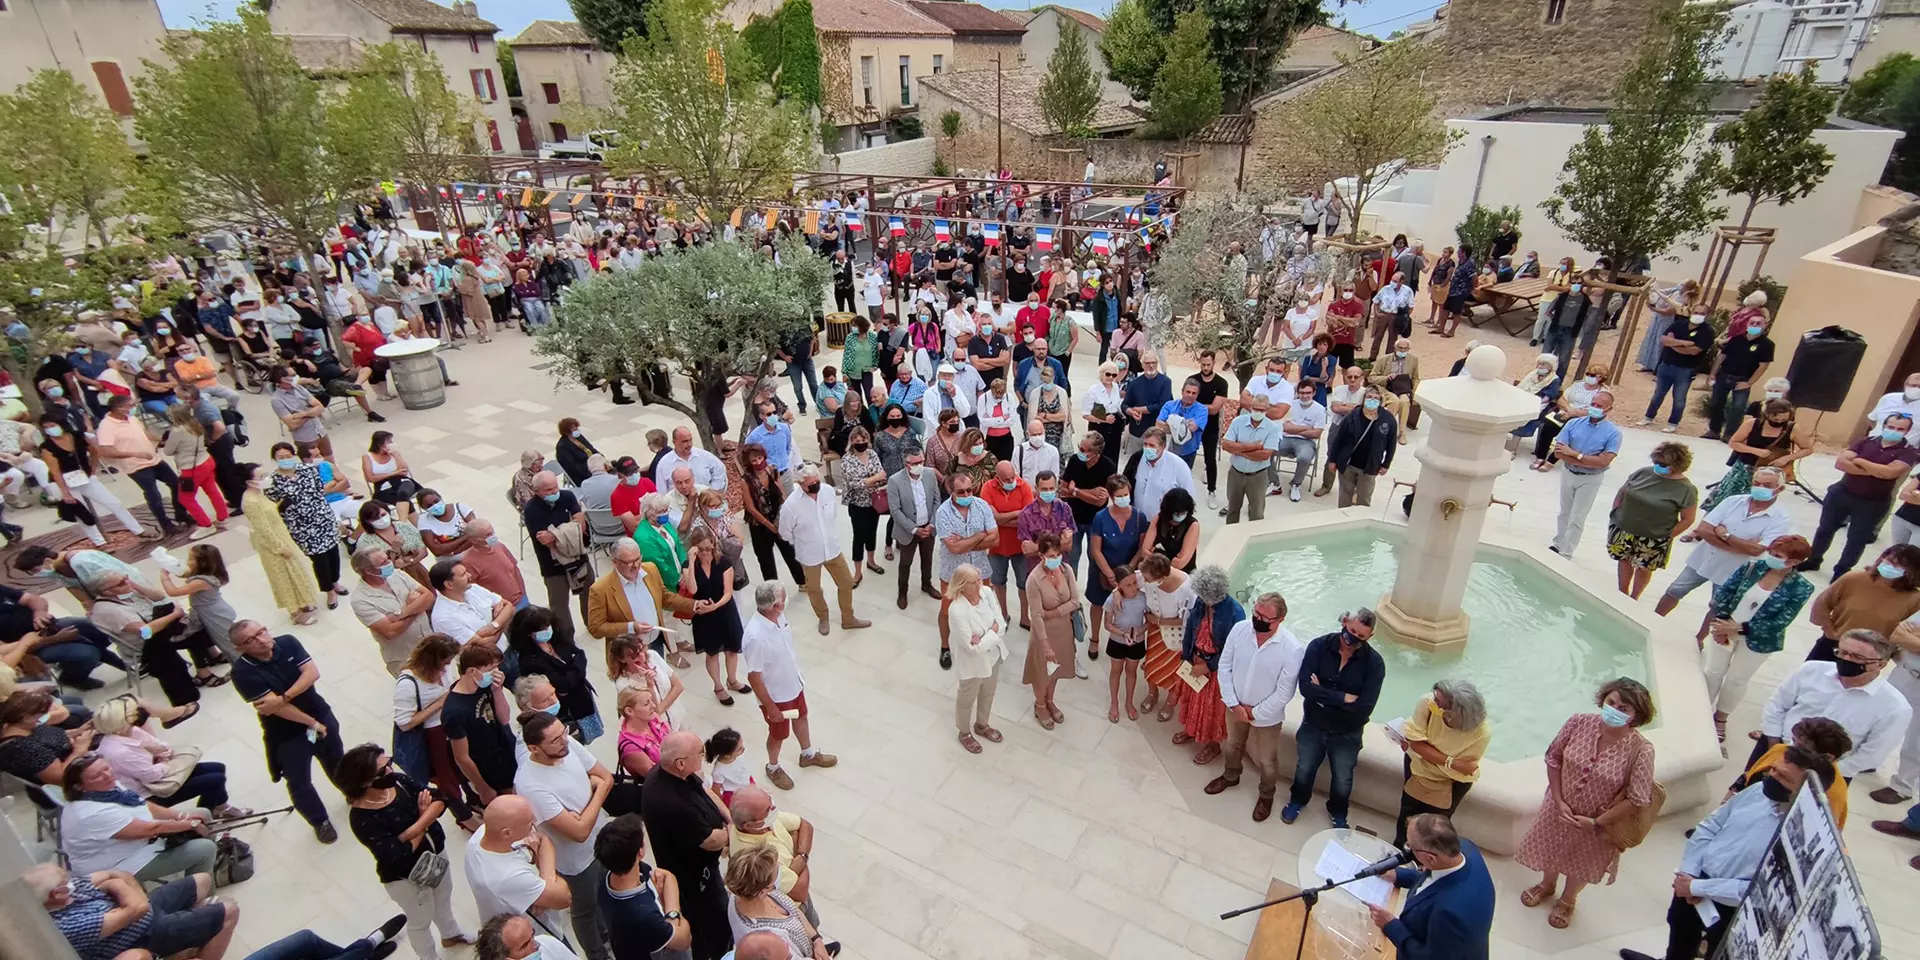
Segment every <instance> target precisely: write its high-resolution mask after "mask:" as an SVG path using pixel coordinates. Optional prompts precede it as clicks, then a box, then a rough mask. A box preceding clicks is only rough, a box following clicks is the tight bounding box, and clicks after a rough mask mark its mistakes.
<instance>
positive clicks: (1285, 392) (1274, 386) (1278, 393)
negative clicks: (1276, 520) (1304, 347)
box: [1247, 356, 1295, 495]
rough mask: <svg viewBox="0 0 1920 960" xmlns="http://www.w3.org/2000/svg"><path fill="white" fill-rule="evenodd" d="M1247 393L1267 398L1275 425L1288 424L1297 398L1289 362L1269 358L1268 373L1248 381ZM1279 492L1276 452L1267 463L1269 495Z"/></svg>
mask: <svg viewBox="0 0 1920 960" xmlns="http://www.w3.org/2000/svg"><path fill="white" fill-rule="evenodd" d="M1247 392H1248V393H1251V394H1254V395H1255V396H1260V397H1265V398H1266V400H1267V419H1269V420H1271V421H1273V422H1274V423H1280V424H1284V423H1286V420H1287V413H1288V412H1289V411H1291V410H1292V409H1293V399H1294V396H1295V392H1294V385H1293V381H1292V380H1289V379H1287V361H1286V360H1285V359H1284V358H1282V357H1279V356H1274V357H1269V358H1267V371H1266V373H1264V374H1262V375H1261V376H1258V377H1254V378H1253V379H1252V380H1250V381H1248V383H1247ZM1279 492H1280V457H1279V455H1278V453H1277V452H1276V454H1275V456H1274V458H1273V459H1271V460H1268V461H1267V493H1268V494H1269V495H1271V494H1277V493H1279Z"/></svg>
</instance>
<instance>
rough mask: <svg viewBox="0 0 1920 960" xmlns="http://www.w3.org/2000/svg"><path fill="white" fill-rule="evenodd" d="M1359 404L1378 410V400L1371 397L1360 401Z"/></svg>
mask: <svg viewBox="0 0 1920 960" xmlns="http://www.w3.org/2000/svg"><path fill="white" fill-rule="evenodd" d="M1361 406H1364V407H1366V408H1367V409H1368V410H1378V409H1380V401H1379V400H1376V399H1374V398H1373V397H1368V398H1367V399H1366V400H1364V401H1361Z"/></svg>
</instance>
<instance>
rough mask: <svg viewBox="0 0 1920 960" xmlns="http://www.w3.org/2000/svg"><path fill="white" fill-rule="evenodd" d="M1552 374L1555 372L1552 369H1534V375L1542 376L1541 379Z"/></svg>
mask: <svg viewBox="0 0 1920 960" xmlns="http://www.w3.org/2000/svg"><path fill="white" fill-rule="evenodd" d="M1552 372H1553V368H1552V367H1534V368H1533V373H1534V375H1535V376H1540V377H1544V376H1546V375H1547V374H1549V373H1552Z"/></svg>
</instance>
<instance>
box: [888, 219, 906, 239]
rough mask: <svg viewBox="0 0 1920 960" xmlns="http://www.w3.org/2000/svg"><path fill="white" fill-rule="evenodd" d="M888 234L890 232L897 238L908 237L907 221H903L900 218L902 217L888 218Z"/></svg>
mask: <svg viewBox="0 0 1920 960" xmlns="http://www.w3.org/2000/svg"><path fill="white" fill-rule="evenodd" d="M887 232H888V233H891V234H893V235H894V236H896V237H904V236H906V235H907V221H906V220H904V219H902V218H900V217H888V218H887Z"/></svg>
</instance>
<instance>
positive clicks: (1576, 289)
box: [1567, 283, 1580, 293]
mask: <svg viewBox="0 0 1920 960" xmlns="http://www.w3.org/2000/svg"><path fill="white" fill-rule="evenodd" d="M1567 289H1568V290H1569V291H1570V292H1572V293H1579V292H1580V285H1579V284H1577V283H1576V284H1572V285H1570V286H1568V288H1567Z"/></svg>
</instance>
